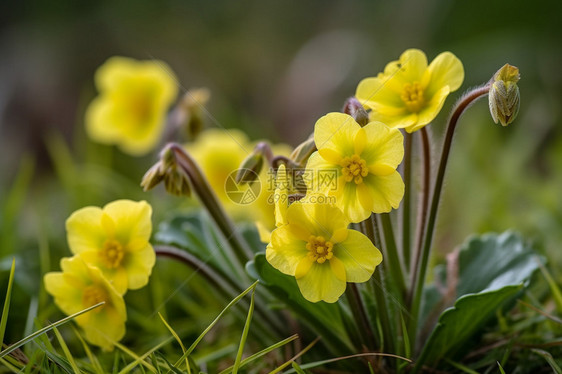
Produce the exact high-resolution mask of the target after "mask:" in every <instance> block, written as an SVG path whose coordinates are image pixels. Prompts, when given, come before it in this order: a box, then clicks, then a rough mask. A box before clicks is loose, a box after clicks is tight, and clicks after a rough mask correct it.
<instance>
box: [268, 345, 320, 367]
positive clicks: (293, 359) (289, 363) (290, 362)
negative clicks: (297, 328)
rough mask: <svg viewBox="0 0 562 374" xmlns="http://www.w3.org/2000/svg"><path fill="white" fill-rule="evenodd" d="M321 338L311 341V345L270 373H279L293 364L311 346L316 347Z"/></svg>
mask: <svg viewBox="0 0 562 374" xmlns="http://www.w3.org/2000/svg"><path fill="white" fill-rule="evenodd" d="M319 340H320V338H316V339H314V340H313V341H312V343H310V344H309V345H307V346H306V347H304V349H303V350H302V351H300V352H299V353H297V354H296V355H294V356H293V358H291V359H290V360H289V361H287V362H285V363H284V364H282V365H281V366H279V367H278V368H277V369H275V370H273V371H270V372H269V374H275V373H279V372H280V371H281V370H283V369H285V368H286V367H287V366H289V365H291V364H292V363H293V362H294V361H295V360H296V359H297V358H299V357H300V356H302V355H304V354H305V353H306V352H307V351H308V350H310V348H312V347H314V345H315V344H316V343H318V341H319Z"/></svg>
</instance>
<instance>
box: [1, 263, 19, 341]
mask: <svg viewBox="0 0 562 374" xmlns="http://www.w3.org/2000/svg"><path fill="white" fill-rule="evenodd" d="M15 270H16V259H15V258H13V259H12V268H11V269H10V278H9V280H8V289H7V290H6V299H5V300H4V308H3V309H2V319H1V320H0V345H1V344H2V343H4V333H5V332H6V325H7V324H8V314H9V312H10V300H11V298H12V285H13V284H14V273H15Z"/></svg>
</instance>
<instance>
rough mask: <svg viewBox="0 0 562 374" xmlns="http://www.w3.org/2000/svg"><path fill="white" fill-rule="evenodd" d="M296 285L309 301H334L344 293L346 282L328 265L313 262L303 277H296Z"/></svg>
mask: <svg viewBox="0 0 562 374" xmlns="http://www.w3.org/2000/svg"><path fill="white" fill-rule="evenodd" d="M297 285H298V286H299V290H300V291H301V293H302V295H303V296H304V298H305V299H307V300H308V301H310V302H313V303H316V302H318V301H320V300H323V301H325V302H327V303H335V302H336V301H338V299H339V297H340V296H341V295H342V294H343V293H344V291H345V286H346V283H345V282H344V281H342V280H341V279H339V278H338V277H337V276H336V274H334V272H333V271H332V269H331V267H330V265H328V264H327V263H323V264H314V265H313V266H312V267H311V268H310V270H309V271H308V273H306V275H305V276H304V277H302V278H299V279H297Z"/></svg>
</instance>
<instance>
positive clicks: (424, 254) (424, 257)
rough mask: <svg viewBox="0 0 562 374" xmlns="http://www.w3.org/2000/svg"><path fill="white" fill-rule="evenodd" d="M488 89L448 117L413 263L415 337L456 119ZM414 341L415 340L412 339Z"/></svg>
mask: <svg viewBox="0 0 562 374" xmlns="http://www.w3.org/2000/svg"><path fill="white" fill-rule="evenodd" d="M489 89H490V86H489V84H485V85H484V86H481V87H477V88H475V89H473V90H471V91H469V92H468V93H467V94H465V95H464V96H463V97H461V98H460V99H459V101H457V103H456V104H455V106H454V109H453V112H452V114H451V117H450V118H449V124H448V126H447V132H446V134H445V140H444V142H443V150H442V151H441V159H440V161H439V168H438V169H437V175H436V178H435V185H434V187H433V197H432V199H431V207H430V211H429V216H428V219H427V232H426V235H425V240H424V244H423V247H422V250H421V256H420V257H421V261H420V263H419V264H414V266H416V267H418V270H417V277H416V278H415V287H414V294H413V302H412V319H411V322H412V325H411V326H410V329H409V331H411V333H412V334H413V336H414V337H415V336H416V334H417V324H418V319H419V312H420V304H421V298H422V293H423V286H424V283H425V275H426V272H427V265H428V262H429V254H430V250H431V244H432V241H433V232H434V229H435V221H436V219H437V210H438V208H439V199H440V197H441V190H442V187H443V180H444V178H445V169H446V168H447V161H448V160H449V152H450V150H451V145H452V143H453V135H454V133H455V128H456V127H457V123H458V120H459V118H460V116H461V115H462V114H463V113H464V111H465V110H466V108H468V107H469V105H470V104H471V103H473V102H474V101H475V100H476V99H478V98H480V97H482V96H484V95H486V94H487V93H488V91H489ZM412 342H415V340H412Z"/></svg>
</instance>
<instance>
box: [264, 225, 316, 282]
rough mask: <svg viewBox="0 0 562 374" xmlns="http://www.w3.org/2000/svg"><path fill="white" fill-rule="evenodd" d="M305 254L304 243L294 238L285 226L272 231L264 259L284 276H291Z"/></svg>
mask: <svg viewBox="0 0 562 374" xmlns="http://www.w3.org/2000/svg"><path fill="white" fill-rule="evenodd" d="M307 254H308V250H307V249H306V242H304V241H302V240H300V239H298V238H295V237H294V236H293V234H292V233H291V231H290V230H289V228H288V226H287V225H285V226H281V227H278V228H276V229H275V230H273V232H272V233H271V243H270V244H269V245H268V246H267V248H266V251H265V256H266V259H267V261H268V262H269V263H270V264H271V266H273V267H274V268H276V269H277V270H279V271H280V272H282V273H284V274H287V275H293V276H294V275H295V270H296V268H297V265H298V263H299V262H300V261H301V260H302V259H303V258H304V257H306V255H307Z"/></svg>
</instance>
